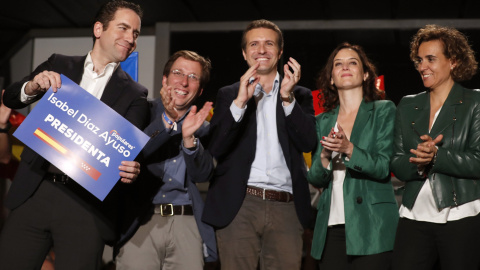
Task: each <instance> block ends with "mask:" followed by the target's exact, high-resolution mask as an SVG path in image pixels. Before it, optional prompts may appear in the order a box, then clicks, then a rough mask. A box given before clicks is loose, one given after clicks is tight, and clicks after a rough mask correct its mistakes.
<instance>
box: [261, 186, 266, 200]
mask: <svg viewBox="0 0 480 270" xmlns="http://www.w3.org/2000/svg"><path fill="white" fill-rule="evenodd" d="M262 190H263V192H262V199H263V200H264V201H265V193H266V192H265V189H264V188H262Z"/></svg>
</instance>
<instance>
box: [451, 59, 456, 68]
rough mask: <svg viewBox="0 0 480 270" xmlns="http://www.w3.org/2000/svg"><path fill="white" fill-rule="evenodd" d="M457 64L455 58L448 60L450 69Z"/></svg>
mask: <svg viewBox="0 0 480 270" xmlns="http://www.w3.org/2000/svg"><path fill="white" fill-rule="evenodd" d="M456 66H457V61H456V60H455V59H451V60H450V70H452V69H454V68H455V67H456Z"/></svg>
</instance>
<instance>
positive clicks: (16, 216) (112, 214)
mask: <svg viewBox="0 0 480 270" xmlns="http://www.w3.org/2000/svg"><path fill="white" fill-rule="evenodd" d="M141 17H142V10H141V8H140V7H139V6H138V5H136V4H132V3H129V2H126V1H122V0H119V1H111V2H108V3H106V4H105V5H104V6H103V7H102V8H101V10H100V11H99V13H98V14H97V17H96V19H95V24H94V26H93V35H94V46H93V49H92V51H90V52H89V53H88V55H86V56H83V57H71V56H63V55H58V54H53V55H52V56H51V57H50V58H49V59H48V60H47V61H46V62H44V63H42V64H41V65H40V66H38V67H37V68H36V69H35V71H34V72H33V73H32V74H30V75H29V76H27V77H26V78H24V79H23V80H21V81H19V82H16V83H14V84H12V85H11V86H9V87H8V88H7V89H6V92H5V94H4V101H5V104H6V105H7V106H9V107H11V108H23V107H25V106H28V105H29V104H30V103H32V102H34V101H37V100H39V99H41V98H42V97H43V95H44V93H45V92H46V91H47V90H48V89H49V88H50V87H51V88H52V90H53V91H54V92H57V91H61V86H62V82H61V80H60V75H59V74H60V73H61V74H64V75H65V76H67V77H68V78H70V79H71V80H73V81H74V82H75V83H77V84H79V85H80V86H81V87H82V88H84V89H86V90H87V91H88V92H89V93H91V94H92V95H94V96H95V97H97V98H98V99H100V100H101V101H103V102H104V103H105V104H106V105H108V106H109V107H111V108H112V109H113V110H115V111H116V112H117V113H118V114H120V115H122V116H123V117H125V118H126V119H127V120H128V121H130V122H131V123H132V124H133V125H135V126H137V127H138V128H140V129H143V128H144V127H145V126H146V124H147V123H148V118H149V112H148V103H147V100H146V96H147V89H145V88H144V87H143V86H141V85H139V84H138V83H136V82H134V81H133V80H132V79H131V77H130V76H128V75H127V74H126V73H125V72H124V71H123V70H122V68H121V67H120V66H119V62H121V61H124V60H125V59H126V58H127V57H128V56H129V55H130V53H132V52H133V51H134V50H135V48H136V41H137V38H138V35H139V33H140V27H141ZM119 170H120V173H119V178H121V180H122V182H126V183H129V182H132V181H133V180H135V178H136V177H137V175H138V174H139V172H140V166H139V164H138V163H137V162H134V161H128V162H122V164H121V166H119ZM121 191H122V186H121V185H117V186H116V187H115V188H114V189H113V190H112V191H111V192H110V194H109V195H108V197H107V198H106V199H105V200H104V201H103V202H101V201H99V200H98V199H96V198H95V197H93V196H92V195H91V194H90V193H88V192H87V191H85V190H84V189H83V188H81V187H80V186H79V185H78V184H76V183H75V182H74V181H71V179H69V177H68V176H67V175H66V174H65V173H64V172H62V171H60V170H58V169H57V168H56V167H54V166H53V165H51V164H50V163H49V162H47V161H46V160H45V159H44V158H43V157H42V156H40V155H38V154H37V153H36V152H34V151H33V150H32V149H30V148H28V147H27V148H25V150H24V152H23V153H22V160H21V163H20V166H19V169H18V172H17V175H16V177H15V180H14V181H13V184H12V187H11V189H10V192H9V194H8V197H7V200H6V206H7V207H8V208H9V209H10V210H11V213H10V216H9V218H8V219H7V222H6V224H5V226H4V229H3V231H2V234H1V235H0V269H37V268H39V267H40V266H41V264H42V262H43V260H44V259H45V255H46V254H47V252H48V251H49V250H50V248H51V247H52V246H54V250H55V254H56V260H55V267H56V268H57V269H99V267H100V264H101V257H102V251H103V247H104V244H105V243H111V242H113V241H114V240H115V238H116V235H117V232H116V228H115V226H116V216H117V213H118V211H119V209H118V199H119V196H120V193H121Z"/></svg>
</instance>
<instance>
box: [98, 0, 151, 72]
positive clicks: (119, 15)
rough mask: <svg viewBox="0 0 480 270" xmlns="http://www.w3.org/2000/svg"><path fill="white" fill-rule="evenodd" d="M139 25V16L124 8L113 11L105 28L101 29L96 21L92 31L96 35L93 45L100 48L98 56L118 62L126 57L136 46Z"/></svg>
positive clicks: (107, 60)
mask: <svg viewBox="0 0 480 270" xmlns="http://www.w3.org/2000/svg"><path fill="white" fill-rule="evenodd" d="M140 27H141V21H140V17H138V15H137V13H135V12H134V11H133V10H131V9H126V8H121V9H118V10H117V11H116V12H115V16H114V18H113V20H111V21H110V22H109V23H108V27H107V29H106V30H103V24H102V23H100V22H96V23H95V26H94V29H93V31H94V34H95V37H97V40H96V42H95V46H96V45H98V46H99V49H100V50H99V52H100V54H99V56H100V57H102V58H104V60H105V62H106V63H110V62H115V63H118V62H122V61H124V60H125V59H127V57H128V56H129V55H130V54H131V53H132V52H133V51H134V50H135V48H136V47H137V38H138V36H139V34H140ZM97 43H98V44H97Z"/></svg>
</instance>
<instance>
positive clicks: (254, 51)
mask: <svg viewBox="0 0 480 270" xmlns="http://www.w3.org/2000/svg"><path fill="white" fill-rule="evenodd" d="M245 39H246V47H245V50H244V51H243V58H244V59H245V60H246V61H247V63H248V66H250V67H251V66H253V65H255V64H256V63H260V65H259V67H258V69H257V73H258V74H260V75H266V74H271V73H272V72H275V73H276V72H277V63H278V59H279V58H280V56H281V55H282V53H283V51H282V50H280V48H279V44H278V35H277V33H276V32H275V31H273V30H271V29H268V28H255V29H252V30H250V31H248V32H247V34H246V35H245Z"/></svg>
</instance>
